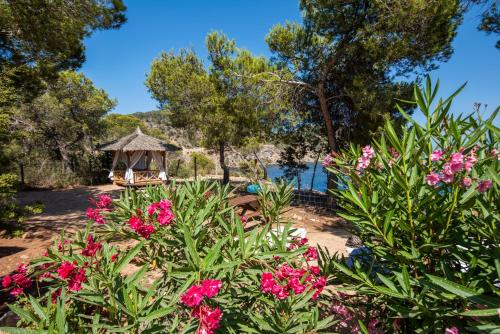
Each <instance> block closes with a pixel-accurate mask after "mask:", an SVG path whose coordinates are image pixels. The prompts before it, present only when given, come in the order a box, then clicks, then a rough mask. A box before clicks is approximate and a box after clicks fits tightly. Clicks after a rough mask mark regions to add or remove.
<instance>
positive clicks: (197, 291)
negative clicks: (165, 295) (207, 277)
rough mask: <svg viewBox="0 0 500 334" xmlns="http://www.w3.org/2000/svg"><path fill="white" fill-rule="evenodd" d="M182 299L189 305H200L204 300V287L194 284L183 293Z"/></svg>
mask: <svg viewBox="0 0 500 334" xmlns="http://www.w3.org/2000/svg"><path fill="white" fill-rule="evenodd" d="M181 300H182V302H183V303H184V305H186V306H188V307H195V306H198V305H200V303H201V301H202V300H203V289H202V288H201V286H200V285H193V286H191V287H190V288H189V289H188V290H187V291H186V292H184V293H183V294H182V296H181Z"/></svg>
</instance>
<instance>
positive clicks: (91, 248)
mask: <svg viewBox="0 0 500 334" xmlns="http://www.w3.org/2000/svg"><path fill="white" fill-rule="evenodd" d="M101 248H102V245H101V244H100V243H98V242H95V241H94V238H93V237H92V235H89V236H88V237H87V245H86V246H85V249H83V250H82V255H84V256H94V255H95V254H96V253H97V252H98V251H100V250H101Z"/></svg>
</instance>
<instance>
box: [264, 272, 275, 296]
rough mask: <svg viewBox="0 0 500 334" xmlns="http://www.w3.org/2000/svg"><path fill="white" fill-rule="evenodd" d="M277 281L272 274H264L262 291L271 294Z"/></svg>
mask: <svg viewBox="0 0 500 334" xmlns="http://www.w3.org/2000/svg"><path fill="white" fill-rule="evenodd" d="M276 284H277V283H276V280H275V279H274V277H273V274H272V273H269V272H265V273H262V277H261V279H260V290H261V291H262V292H264V293H267V292H271V291H272V290H273V287H274V286H275V285H276Z"/></svg>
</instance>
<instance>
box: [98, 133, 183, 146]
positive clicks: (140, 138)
mask: <svg viewBox="0 0 500 334" xmlns="http://www.w3.org/2000/svg"><path fill="white" fill-rule="evenodd" d="M99 150H101V151H123V152H130V151H177V150H180V148H179V147H177V146H175V145H172V144H168V143H166V142H164V141H162V140H160V139H157V138H154V137H151V136H148V135H145V134H144V133H142V131H141V129H139V127H137V129H136V130H135V131H134V133H132V134H129V135H128V136H125V137H122V138H120V139H117V140H114V141H112V142H109V143H106V144H103V145H102V146H101V147H99Z"/></svg>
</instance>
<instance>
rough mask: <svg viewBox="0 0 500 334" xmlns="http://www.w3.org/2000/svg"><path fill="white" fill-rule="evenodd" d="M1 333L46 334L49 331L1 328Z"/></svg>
mask: <svg viewBox="0 0 500 334" xmlns="http://www.w3.org/2000/svg"><path fill="white" fill-rule="evenodd" d="M0 333H7V334H45V333H47V331H45V330H39V329H27V328H16V327H0Z"/></svg>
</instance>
